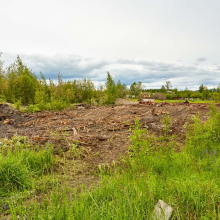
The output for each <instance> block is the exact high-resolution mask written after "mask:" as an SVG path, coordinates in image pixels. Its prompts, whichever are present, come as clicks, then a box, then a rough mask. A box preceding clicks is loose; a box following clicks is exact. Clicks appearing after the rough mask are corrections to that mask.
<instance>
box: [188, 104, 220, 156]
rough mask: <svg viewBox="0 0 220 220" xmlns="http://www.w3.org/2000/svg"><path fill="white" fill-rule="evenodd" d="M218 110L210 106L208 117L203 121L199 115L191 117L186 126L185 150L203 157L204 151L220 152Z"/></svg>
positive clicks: (219, 116)
mask: <svg viewBox="0 0 220 220" xmlns="http://www.w3.org/2000/svg"><path fill="white" fill-rule="evenodd" d="M219 119H220V110H219V109H218V108H216V107H214V106H210V117H209V118H208V121H207V122H206V123H204V122H203V121H202V119H201V118H200V116H199V115H197V116H195V117H194V118H193V124H192V125H190V126H189V128H188V134H187V142H186V143H187V147H186V149H187V151H188V152H189V153H190V154H192V155H193V156H197V157H203V155H204V154H206V153H211V154H212V153H213V152H214V151H215V152H216V153H219V154H220V120H219Z"/></svg>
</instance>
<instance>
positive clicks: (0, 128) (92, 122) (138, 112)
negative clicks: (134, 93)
mask: <svg viewBox="0 0 220 220" xmlns="http://www.w3.org/2000/svg"><path fill="white" fill-rule="evenodd" d="M123 103H126V101H123ZM168 112H169V116H170V118H171V119H172V126H171V134H175V135H177V136H178V138H179V140H180V142H181V140H182V141H183V142H184V137H185V129H186V126H185V125H186V122H187V120H188V118H191V117H192V116H194V115H195V114H197V113H198V112H200V114H201V115H202V117H203V119H204V120H207V118H208V116H207V115H206V114H207V112H208V107H207V106H206V105H204V104H183V103H170V104H168V103H159V104H151V103H150V104H149V105H141V104H138V103H134V102H132V103H130V102H129V103H126V104H122V105H116V106H101V107H94V106H87V105H85V104H81V105H76V106H75V109H74V110H70V109H68V110H64V111H60V112H53V111H42V112H37V113H32V114H31V113H21V112H20V111H18V110H17V109H14V108H12V107H10V106H9V105H7V104H1V105H0V138H11V137H13V136H14V135H19V136H27V137H29V139H30V140H31V141H32V142H33V143H35V144H37V145H44V144H47V143H53V144H54V146H55V147H54V148H55V151H56V150H57V151H59V150H62V151H64V152H65V151H67V150H68V149H69V148H71V145H72V143H73V141H74V140H76V141H77V143H78V144H79V145H80V146H83V148H84V149H85V151H84V152H85V153H84V154H85V155H84V161H85V162H86V163H88V164H89V166H90V167H95V166H96V167H97V165H99V164H106V163H109V162H112V161H113V160H116V159H117V157H118V156H121V155H123V154H124V153H125V152H127V151H128V146H129V145H130V143H131V142H130V140H129V136H130V135H131V131H130V130H129V128H130V126H131V125H134V123H135V120H136V119H137V118H138V119H139V120H140V123H141V124H142V127H145V128H147V129H148V130H149V131H150V132H154V133H155V134H160V133H161V132H162V129H163V125H162V123H161V119H162V117H163V116H165V115H166V114H167V113H168Z"/></svg>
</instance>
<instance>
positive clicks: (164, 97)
mask: <svg viewBox="0 0 220 220" xmlns="http://www.w3.org/2000/svg"><path fill="white" fill-rule="evenodd" d="M153 98H154V99H159V100H165V99H166V96H165V95H164V94H163V93H155V94H154V95H153Z"/></svg>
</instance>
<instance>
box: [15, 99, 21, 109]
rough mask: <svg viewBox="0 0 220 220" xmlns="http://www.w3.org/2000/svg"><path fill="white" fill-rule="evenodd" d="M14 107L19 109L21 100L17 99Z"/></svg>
mask: <svg viewBox="0 0 220 220" xmlns="http://www.w3.org/2000/svg"><path fill="white" fill-rule="evenodd" d="M15 108H16V109H18V110H20V108H21V100H18V101H17V102H15Z"/></svg>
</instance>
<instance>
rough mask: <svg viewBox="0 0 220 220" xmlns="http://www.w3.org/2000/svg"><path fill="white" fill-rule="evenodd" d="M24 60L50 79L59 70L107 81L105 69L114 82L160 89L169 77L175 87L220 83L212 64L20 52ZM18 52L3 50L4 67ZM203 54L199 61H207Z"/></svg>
mask: <svg viewBox="0 0 220 220" xmlns="http://www.w3.org/2000/svg"><path fill="white" fill-rule="evenodd" d="M20 57H21V59H22V61H23V63H24V64H25V65H27V66H28V67H29V68H31V69H32V70H33V72H35V73H36V74H38V73H39V72H40V71H41V72H42V73H43V74H44V75H45V77H46V78H47V79H48V78H50V79H54V80H55V79H57V75H58V73H61V74H62V77H63V80H73V79H79V78H90V79H91V80H93V81H94V82H96V84H98V83H103V82H104V81H105V80H106V72H107V71H109V72H110V73H111V75H112V76H113V77H114V79H115V81H117V80H121V82H122V83H125V84H126V85H128V86H129V85H131V84H132V83H133V82H135V81H136V82H138V81H141V82H143V83H144V84H145V85H146V88H160V87H161V85H164V84H165V82H166V81H167V80H169V81H171V83H172V85H173V88H175V87H177V88H178V89H185V88H186V87H188V88H189V89H194V90H196V89H198V87H199V85H201V84H204V85H207V86H208V87H209V88H213V87H217V86H218V84H219V83H220V77H219V76H220V68H219V66H218V65H217V66H216V65H215V66H214V65H213V66H210V67H207V68H201V67H199V66H195V65H183V64H182V63H180V62H177V63H165V62H157V61H148V60H133V59H123V58H118V59H114V60H101V59H95V58H85V57H81V56H78V55H55V56H44V55H39V54H35V55H27V54H23V55H20ZM15 59H16V55H13V54H7V53H4V54H3V56H2V60H4V61H5V66H8V65H9V64H10V63H12V62H14V60H15ZM205 60H206V58H204V57H200V58H198V59H197V61H198V62H202V61H205Z"/></svg>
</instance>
